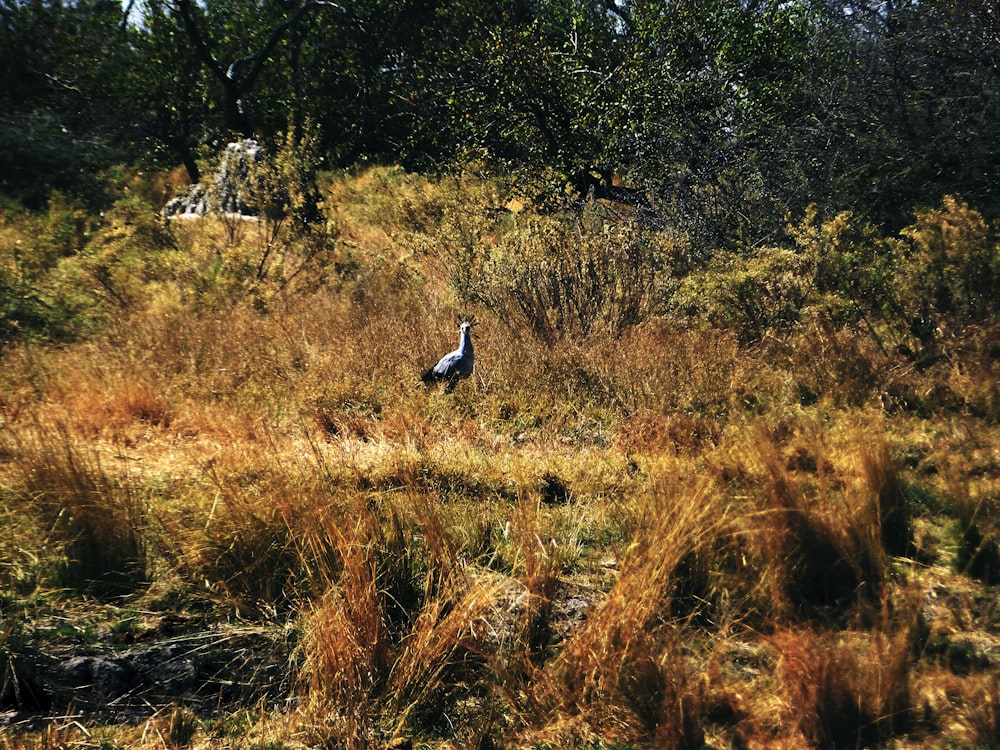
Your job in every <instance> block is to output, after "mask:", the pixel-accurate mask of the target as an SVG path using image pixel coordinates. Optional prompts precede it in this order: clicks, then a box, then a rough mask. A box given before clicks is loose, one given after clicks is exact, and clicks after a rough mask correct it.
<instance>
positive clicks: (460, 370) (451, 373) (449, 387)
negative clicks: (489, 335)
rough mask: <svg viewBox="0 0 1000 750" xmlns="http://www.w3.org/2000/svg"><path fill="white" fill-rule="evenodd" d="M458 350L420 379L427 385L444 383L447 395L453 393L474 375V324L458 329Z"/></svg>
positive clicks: (445, 356)
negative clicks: (461, 383)
mask: <svg viewBox="0 0 1000 750" xmlns="http://www.w3.org/2000/svg"><path fill="white" fill-rule="evenodd" d="M458 330H459V332H460V333H459V342H458V349H456V350H455V351H453V352H450V353H448V354H445V355H444V356H443V357H441V359H440V360H439V361H438V363H437V364H436V365H434V366H433V367H432V368H430V369H429V370H428V371H427V372H425V373H424V374H423V376H422V377H421V378H420V379H421V380H422V381H423V382H424V383H425V384H426V385H434V384H435V383H440V382H442V381H444V382H445V383H446V385H445V389H444V390H445V393H451V392H452V391H453V390H455V386H456V385H457V384H458V381H459V380H461V379H462V378H467V377H469V376H470V375H471V374H472V368H473V367H474V366H475V353H474V352H473V350H472V323H471V322H469V321H464V322H463V323H462V324H461V325H459V327H458Z"/></svg>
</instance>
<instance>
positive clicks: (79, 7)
mask: <svg viewBox="0 0 1000 750" xmlns="http://www.w3.org/2000/svg"><path fill="white" fill-rule="evenodd" d="M0 65H2V69H3V70H4V72H5V75H4V76H2V77H0V191H2V192H3V193H5V194H6V195H8V197H10V198H13V199H15V200H20V201H22V202H23V203H25V204H27V205H29V206H31V205H41V204H42V203H43V202H44V200H45V196H47V195H48V194H49V192H50V191H52V190H61V191H68V192H74V191H76V192H81V193H83V194H86V193H87V192H88V191H90V190H91V189H92V183H93V182H94V180H95V179H96V176H97V175H99V174H100V173H101V171H102V170H103V169H106V168H107V167H109V166H110V165H114V164H118V163H123V162H125V163H129V162H131V163H140V162H145V163H149V162H152V163H154V164H158V165H173V164H179V163H180V164H184V165H185V166H186V168H187V171H188V174H189V176H190V178H191V179H192V180H197V179H198V178H199V173H198V172H199V170H198V162H199V157H201V156H203V155H205V154H207V153H211V152H212V151H213V150H217V149H218V148H219V147H220V146H221V144H223V143H225V142H226V141H227V140H229V139H232V138H234V137H238V136H254V137H257V138H259V139H261V140H262V141H264V142H265V143H274V142H276V141H277V140H278V139H279V138H280V134H281V133H283V132H286V131H287V130H288V129H289V128H290V127H296V126H299V125H301V124H302V123H304V122H306V121H310V122H314V123H318V124H319V126H320V128H321V132H322V152H323V154H324V156H325V158H326V160H327V163H328V164H329V165H330V166H349V165H352V164H357V163H359V162H362V161H382V162H395V163H400V164H403V165H404V166H406V167H407V168H412V169H418V170H438V169H445V168H449V167H453V166H456V165H461V164H463V163H470V162H475V163H477V164H479V163H481V164H487V165H490V166H492V167H493V168H495V169H497V170H500V171H503V172H505V173H507V174H512V175H519V176H521V177H523V178H524V183H523V184H525V185H531V186H532V189H533V190H535V191H537V192H538V194H539V195H544V194H545V193H546V191H549V193H552V192H553V191H554V188H555V186H557V185H563V184H565V183H566V181H567V180H570V179H571V178H572V176H573V175H574V174H576V173H579V172H580V171H581V170H583V171H586V170H590V169H594V168H596V169H597V170H598V171H597V172H596V174H599V175H600V174H605V175H609V174H610V173H611V172H612V171H613V172H615V173H618V174H620V175H622V176H623V178H624V180H625V184H626V185H628V186H629V187H630V188H632V189H634V190H636V191H641V192H642V194H643V195H644V200H646V201H647V202H648V204H649V205H650V206H651V207H652V209H653V210H654V211H655V212H656V213H657V214H658V215H659V216H660V217H661V218H662V219H663V220H664V221H667V222H670V223H671V224H673V225H675V226H678V227H680V228H681V229H683V230H684V231H687V232H689V233H691V234H692V235H695V236H702V237H705V238H710V239H711V240H712V242H713V243H723V244H741V243H754V242H757V241H759V240H760V239H762V238H763V237H765V236H767V235H768V234H769V233H773V232H775V231H777V230H778V229H779V224H780V222H781V221H783V219H782V217H783V216H784V215H785V213H787V212H793V213H795V212H799V213H801V212H802V211H803V210H804V208H805V206H807V205H809V204H817V205H819V206H821V207H823V208H826V209H829V210H853V211H855V212H857V213H859V214H861V215H864V216H866V217H867V218H870V219H871V220H873V221H876V222H880V223H886V224H889V225H892V226H896V227H898V226H902V225H903V224H905V223H906V222H907V221H909V218H910V216H911V212H912V210H913V207H914V206H916V205H931V204H934V203H936V202H937V201H938V200H939V199H940V197H941V196H942V195H943V194H945V193H954V194H958V195H961V196H962V197H963V198H965V199H966V200H969V201H970V202H972V203H973V204H975V205H977V206H979V207H980V208H981V209H982V210H983V211H984V212H985V213H986V214H987V215H990V216H995V215H996V214H997V208H998V207H1000V203H998V201H997V194H996V189H995V186H996V185H997V184H998V179H997V178H998V176H1000V175H998V172H1000V143H998V141H997V139H996V137H995V128H996V124H997V123H1000V13H998V12H997V10H996V8H995V7H994V4H993V3H992V2H987V0H951V1H945V0H893V1H892V2H873V1H869V0H860V1H859V2H846V1H844V0H792V1H791V2H787V1H786V2H777V1H776V0H669V1H661V2H653V1H651V0H514V1H513V2H507V3H494V2H487V1H486V0H452V1H451V2H448V3H445V2H440V0H337V1H336V2H334V1H333V0H277V1H276V2H260V1H257V2H254V1H252V0H202V1H201V2H192V1H191V0H144V1H140V0H133V1H132V2H128V3H125V4H119V3H115V2H110V1H109V0H76V1H75V2H74V1H72V0H0ZM601 170H604V171H603V172H602V171H601ZM597 181H598V183H599V182H600V181H601V178H597ZM636 194H637V193H636Z"/></svg>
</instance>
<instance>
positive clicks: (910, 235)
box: [902, 195, 1000, 324]
mask: <svg viewBox="0 0 1000 750" xmlns="http://www.w3.org/2000/svg"><path fill="white" fill-rule="evenodd" d="M902 235H903V237H904V238H906V240H908V252H907V255H906V262H905V264H904V269H903V272H904V288H905V289H906V290H907V291H908V295H907V299H906V303H907V313H908V315H909V316H910V317H912V318H914V319H916V320H918V321H923V322H924V323H925V324H932V321H933V319H934V317H935V316H937V315H950V316H954V317H955V319H956V320H958V321H959V322H960V323H968V322H983V321H986V320H989V319H991V317H992V316H993V315H994V314H995V313H996V312H997V310H998V309H1000V244H998V243H997V241H996V239H995V238H994V237H993V233H992V232H990V231H989V228H988V226H987V224H986V221H985V220H984V219H983V217H982V214H980V213H979V212H978V211H976V210H975V209H972V208H970V207H969V205H968V204H967V203H965V202H964V201H961V200H959V199H958V198H955V197H954V196H950V195H948V196H945V197H944V200H943V201H942V205H941V207H940V208H929V209H925V210H923V211H919V212H918V213H917V220H916V222H915V223H914V224H912V225H910V226H909V227H907V228H906V229H904V230H903V231H902Z"/></svg>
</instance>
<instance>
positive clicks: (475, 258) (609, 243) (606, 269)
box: [453, 216, 668, 343]
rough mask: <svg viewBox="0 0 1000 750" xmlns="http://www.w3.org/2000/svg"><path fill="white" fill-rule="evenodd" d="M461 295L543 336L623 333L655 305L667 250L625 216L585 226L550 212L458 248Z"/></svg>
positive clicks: (550, 338) (549, 338) (456, 261)
mask: <svg viewBox="0 0 1000 750" xmlns="http://www.w3.org/2000/svg"><path fill="white" fill-rule="evenodd" d="M455 254H456V257H455V259H454V261H453V262H454V264H455V266H456V270H457V271H458V273H456V274H455V276H456V278H455V283H456V287H457V289H458V291H459V294H460V296H461V297H462V298H463V299H465V300H467V301H468V302H471V303H473V304H482V305H485V306H486V307H487V308H489V309H490V310H492V311H493V312H494V313H495V314H496V315H497V316H498V317H499V318H500V320H501V321H503V322H504V323H505V324H507V325H509V326H511V327H515V328H520V327H522V326H523V327H526V328H527V329H528V330H530V331H531V332H532V333H533V334H534V335H536V336H538V337H539V338H541V339H542V340H543V341H546V342H549V343H551V342H553V341H556V340H558V339H560V338H563V337H565V336H568V335H576V336H580V337H583V338H586V337H587V336H589V335H590V334H592V333H594V332H597V331H604V332H607V333H611V334H613V335H620V334H621V333H622V332H623V331H625V330H626V329H628V328H630V327H632V326H634V325H636V324H638V323H641V322H642V321H644V320H646V319H648V318H649V317H650V316H651V315H653V314H654V313H655V312H656V309H657V306H658V304H659V294H658V293H659V291H660V287H661V286H662V285H663V283H664V279H663V278H662V276H663V275H664V274H663V273H662V271H663V269H664V267H665V266H666V264H667V255H668V252H667V250H666V249H665V248H664V247H662V246H661V244H660V243H659V242H658V237H657V236H656V235H651V234H648V233H644V232H642V231H641V230H640V229H639V228H638V226H636V225H634V224H630V223H627V222H618V223H615V224H609V225H607V226H605V227H603V228H602V230H601V231H599V232H596V231H588V230H586V229H584V228H583V227H581V226H578V225H574V224H572V223H570V222H569V221H565V222H560V221H558V220H556V219H554V218H553V217H551V216H550V217H545V218H538V217H529V218H527V219H525V220H524V221H523V222H517V223H514V224H513V225H511V226H510V227H509V228H507V230H506V231H504V232H502V233H501V234H500V235H499V237H498V238H497V240H496V244H495V245H493V246H490V245H488V244H487V243H485V242H482V241H475V242H467V243H466V244H465V245H464V246H461V247H459V248H458V249H457V250H456V251H455Z"/></svg>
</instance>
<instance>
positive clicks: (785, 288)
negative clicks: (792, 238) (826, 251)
mask: <svg viewBox="0 0 1000 750" xmlns="http://www.w3.org/2000/svg"><path fill="white" fill-rule="evenodd" d="M815 272H816V263H815V260H814V259H813V258H810V257H809V256H807V255H805V254H803V253H797V252H793V251H790V250H785V249H782V248H775V247H765V248H761V249H760V250H758V251H756V252H755V253H754V254H753V255H751V256H749V257H744V256H741V255H737V254H734V253H723V252H719V253H717V254H716V255H715V256H714V257H713V258H712V260H711V261H710V262H709V264H708V266H707V268H705V269H704V270H702V271H699V272H696V273H693V274H691V275H690V276H688V277H687V278H685V279H684V280H683V281H682V282H681V284H680V287H679V289H678V290H677V293H676V294H675V295H674V297H673V300H672V302H671V305H672V307H673V308H674V311H675V314H676V315H679V316H682V317H692V316H694V317H697V318H700V319H701V320H704V321H706V322H708V323H710V324H713V325H716V326H722V327H726V328H732V329H735V330H736V331H737V332H738V334H739V336H740V339H741V340H742V341H744V342H749V341H757V340H759V339H761V338H762V337H764V336H765V335H766V334H767V333H769V332H773V331H787V330H788V329H790V328H791V327H792V326H794V325H795V324H796V323H798V321H799V319H800V317H801V315H802V312H803V308H804V306H805V304H806V301H807V300H808V298H809V294H810V292H811V290H812V286H813V281H814V276H815Z"/></svg>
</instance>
